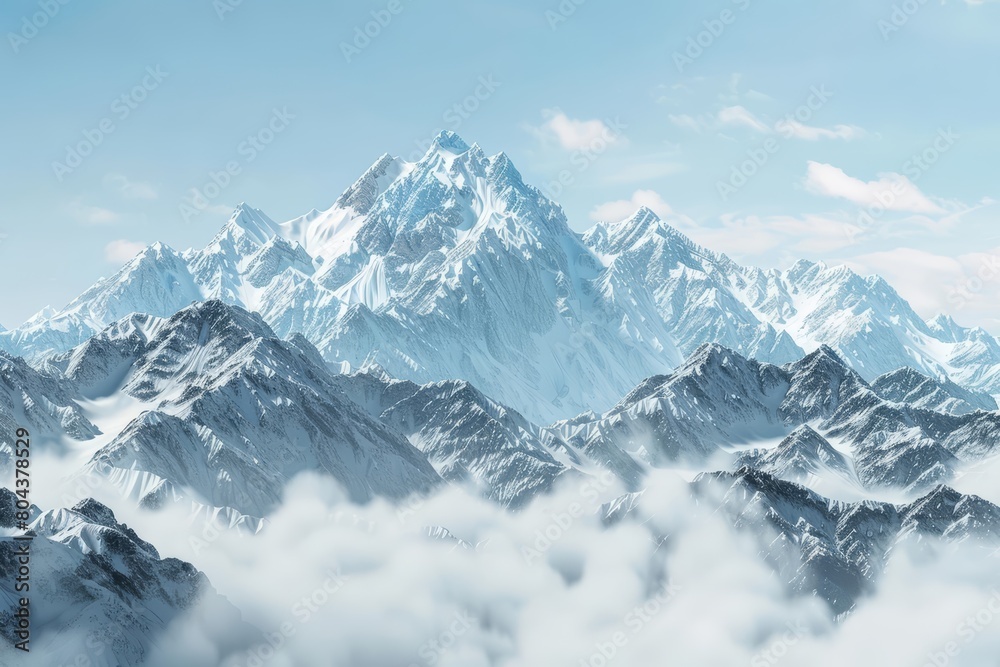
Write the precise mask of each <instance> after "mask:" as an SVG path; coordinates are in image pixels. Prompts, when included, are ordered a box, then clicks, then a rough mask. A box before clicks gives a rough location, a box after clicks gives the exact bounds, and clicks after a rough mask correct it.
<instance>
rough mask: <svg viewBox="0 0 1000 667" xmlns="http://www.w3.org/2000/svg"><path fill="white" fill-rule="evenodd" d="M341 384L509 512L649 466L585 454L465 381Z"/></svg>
mask: <svg viewBox="0 0 1000 667" xmlns="http://www.w3.org/2000/svg"><path fill="white" fill-rule="evenodd" d="M336 381H337V384H339V385H340V386H341V387H342V388H343V390H344V393H345V394H346V395H347V396H349V397H350V398H351V399H353V400H354V401H355V402H356V403H357V404H358V405H360V406H362V407H364V408H365V409H367V410H368V411H369V413H370V414H371V415H372V416H374V417H376V418H377V419H379V421H381V422H382V423H384V424H386V425H387V426H389V427H390V428H392V429H394V430H396V431H398V432H400V433H402V434H403V435H405V436H406V437H407V438H408V439H409V440H410V442H411V443H413V444H414V446H416V447H417V448H418V449H419V450H420V451H422V452H423V453H424V454H426V455H427V457H428V459H429V460H430V461H431V463H432V464H433V465H434V466H435V468H436V469H437V471H438V473H440V474H441V476H442V477H443V478H444V479H446V480H448V481H456V482H470V481H471V482H473V483H474V484H475V485H477V486H479V487H481V489H482V492H483V494H484V495H485V496H486V497H488V498H491V499H493V500H495V501H496V502H498V503H500V504H501V505H503V506H505V507H517V506H519V505H521V504H522V503H524V502H527V501H529V500H531V499H533V498H534V497H536V496H538V495H539V494H543V493H545V492H547V491H549V490H550V489H551V488H552V485H553V484H554V483H555V482H556V481H557V480H558V479H560V478H562V477H564V476H566V475H578V476H587V475H594V474H599V473H600V472H603V471H604V470H610V471H612V472H614V473H615V474H617V475H618V476H619V477H620V478H621V480H622V481H623V482H624V483H625V484H626V485H635V484H637V483H638V482H639V480H640V479H641V478H642V476H643V469H642V467H641V466H640V465H639V464H638V463H637V462H636V461H635V460H633V459H632V458H631V457H629V456H628V455H627V454H625V453H624V452H622V451H620V450H615V451H614V452H595V451H590V452H585V451H577V450H575V449H574V448H573V447H572V446H571V445H569V444H568V443H567V442H566V441H564V440H563V439H562V438H560V437H559V436H558V434H557V433H555V432H554V431H552V430H550V429H544V428H541V427H539V426H537V425H535V424H533V423H531V422H529V421H528V420H527V419H525V418H524V417H523V416H521V415H520V414H518V413H517V412H516V411H514V410H512V409H510V408H508V407H506V406H504V405H502V404H500V403H498V402H496V401H494V400H493V399H491V398H489V397H487V396H486V395H484V394H483V393H482V392H480V391H479V390H478V389H476V388H475V387H473V386H472V385H471V384H469V383H468V382H465V381H457V380H451V381H445V382H435V383H431V384H426V385H422V386H421V385H417V384H414V383H413V382H409V381H407V380H394V379H392V378H390V377H389V376H388V375H387V374H386V373H385V371H383V370H381V369H378V368H370V369H369V370H367V371H364V372H358V373H354V374H351V375H340V376H337V377H336ZM591 457H593V458H591Z"/></svg>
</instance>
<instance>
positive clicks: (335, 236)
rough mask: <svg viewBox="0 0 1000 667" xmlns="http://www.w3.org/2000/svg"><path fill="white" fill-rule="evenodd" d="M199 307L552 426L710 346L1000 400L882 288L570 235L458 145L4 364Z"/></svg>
mask: <svg viewBox="0 0 1000 667" xmlns="http://www.w3.org/2000/svg"><path fill="white" fill-rule="evenodd" d="M207 299H218V300H221V301H223V302H225V303H229V304H234V305H238V306H241V307H243V308H246V309H248V310H252V311H257V312H259V313H260V314H261V316H262V317H263V318H264V320H265V321H266V322H267V324H268V325H269V326H270V327H271V328H272V329H273V330H274V331H275V333H277V334H278V335H279V336H281V337H287V336H290V335H292V334H296V333H299V334H302V335H304V336H305V337H306V338H308V339H309V340H310V342H311V343H313V344H314V345H315V346H316V347H317V349H318V350H319V351H320V353H322V354H323V356H324V358H325V359H326V360H327V361H329V362H333V363H336V364H346V366H345V367H350V368H361V367H364V366H365V365H366V364H368V363H378V364H380V365H382V366H383V367H384V368H385V369H386V370H387V371H388V372H389V373H390V374H391V375H392V376H394V377H398V378H402V379H410V380H413V381H416V382H420V383H426V382H432V381H437V380H443V379H452V378H460V379H464V380H469V381H471V382H473V383H474V384H475V385H476V386H477V387H480V388H481V389H483V390H484V391H485V392H486V393H487V394H488V395H490V396H494V397H496V398H498V399H499V400H502V401H504V402H505V403H506V404H509V405H511V406H512V407H515V408H516V409H518V410H520V411H522V412H523V413H524V414H526V415H528V416H530V417H532V418H535V419H537V420H539V421H546V422H552V421H558V420H563V419H567V418H570V417H572V416H573V415H575V414H579V413H580V412H584V411H586V410H595V411H604V410H607V409H608V408H609V407H610V406H612V405H614V404H615V402H616V401H618V400H619V399H620V397H621V396H622V395H624V394H626V393H627V392H628V391H629V390H630V389H631V388H633V387H635V386H636V385H637V384H639V383H640V382H642V381H643V379H645V378H648V377H650V376H653V375H657V374H665V373H667V372H669V371H671V370H672V369H674V368H677V367H678V366H679V365H680V364H681V363H682V362H683V361H684V360H685V359H686V358H687V357H689V356H690V355H691V354H692V353H694V352H695V351H696V350H698V348H699V346H700V345H701V344H702V343H705V342H712V343H718V344H720V345H722V346H724V347H726V348H728V349H730V350H733V351H734V352H736V353H738V354H739V355H741V356H743V357H745V358H748V359H755V360H757V361H759V362H765V363H771V364H775V365H783V364H788V363H793V362H799V361H801V359H802V357H803V356H804V355H805V353H806V352H807V351H813V350H817V349H820V350H822V351H823V352H824V354H826V355H829V356H831V359H830V360H829V363H831V364H833V363H834V362H833V360H832V355H834V354H835V355H836V356H837V357H839V362H837V363H841V364H845V365H846V366H848V367H849V368H850V369H852V370H854V371H856V372H857V373H858V374H859V375H860V376H861V377H862V378H863V380H864V381H867V382H871V381H874V380H875V379H876V378H877V377H879V376H881V375H884V374H886V373H889V372H892V371H894V370H896V369H898V368H901V367H904V366H911V367H913V368H915V369H916V370H918V371H921V372H923V373H924V374H926V375H928V376H930V377H935V378H939V377H942V376H943V375H947V376H949V377H950V378H951V380H952V381H954V382H955V383H957V384H959V385H961V386H962V387H964V388H965V389H969V390H973V391H978V392H982V393H998V394H1000V341H997V339H996V338H994V337H992V336H990V335H989V334H988V333H987V332H985V331H982V330H980V329H964V328H961V327H959V326H958V325H957V324H955V323H954V321H953V320H950V319H948V318H939V319H937V320H933V321H931V322H925V321H923V320H922V319H921V318H919V317H918V316H917V315H916V313H915V312H914V311H913V309H912V308H911V307H910V306H909V304H907V303H906V302H905V300H903V299H902V298H901V297H900V296H899V294H898V293H897V292H895V291H894V290H893V289H892V288H891V286H889V285H888V283H886V282H885V281H884V280H881V279H879V278H877V277H868V278H864V277H861V276H859V275H858V274H856V273H854V272H853V271H851V270H850V269H848V268H846V267H829V266H827V265H825V264H823V263H821V262H809V261H800V262H797V263H796V264H795V265H794V266H792V267H791V268H790V269H788V270H787V271H777V270H761V269H757V268H753V267H744V266H740V265H738V264H736V263H735V262H733V261H732V260H731V259H729V258H728V257H726V256H725V255H722V254H718V253H715V252H712V251H711V250H709V249H706V248H702V247H700V246H699V245H697V244H696V243H694V242H693V241H692V240H691V239H689V238H688V237H687V236H685V235H684V234H683V233H681V232H680V231H679V230H678V229H676V228H674V227H673V226H671V225H670V224H669V223H668V222H666V221H664V220H661V219H660V218H659V217H658V216H657V215H656V213H655V212H654V211H652V210H651V209H649V208H645V207H643V208H640V209H639V210H638V211H637V212H636V213H635V215H633V216H631V217H630V218H629V219H627V220H624V221H619V222H610V223H607V222H605V223H599V224H597V225H595V226H594V227H593V228H591V229H590V230H588V231H587V232H585V233H583V234H577V233H575V232H574V231H572V228H571V226H570V221H569V220H567V218H566V214H565V212H564V211H563V209H562V208H561V207H560V206H559V205H558V203H556V202H553V201H550V200H549V199H548V198H547V197H546V196H545V195H544V194H543V193H541V192H540V191H539V190H538V189H536V188H534V187H532V186H531V185H530V184H528V183H525V181H524V179H523V177H522V176H521V174H520V172H518V170H517V169H516V167H515V166H514V163H513V161H512V160H511V159H510V157H509V156H508V155H507V154H505V153H497V154H495V155H493V156H491V157H487V156H486V154H485V153H484V152H483V150H482V149H481V148H480V147H479V146H478V145H477V144H472V145H470V144H468V143H466V142H465V141H464V140H463V139H462V138H461V137H459V136H458V135H457V134H455V133H453V132H447V131H446V132H442V133H440V134H439V136H437V137H436V138H435V140H434V141H433V142H432V145H431V147H430V148H429V149H428V151H427V154H426V155H424V156H423V157H422V158H421V159H419V160H417V161H416V162H407V161H405V160H403V159H400V158H397V157H392V156H390V155H388V154H385V155H382V156H381V157H380V158H378V160H376V161H375V163H374V164H373V165H372V166H371V167H370V168H369V169H367V170H366V171H365V173H364V174H362V175H361V176H360V177H359V178H358V180H357V181H356V182H355V183H353V184H352V185H350V187H348V188H347V189H346V190H344V191H343V194H342V195H341V196H340V197H339V198H338V199H337V201H336V203H335V204H334V205H333V206H332V207H330V208H328V209H326V210H323V211H317V210H311V211H310V212H309V213H307V214H305V215H303V216H300V217H298V218H295V219H293V220H290V221H288V222H285V223H282V224H277V223H275V222H274V221H273V220H271V219H270V218H268V217H267V216H266V214H264V213H263V212H262V211H260V210H258V209H255V208H253V207H251V206H248V205H246V204H241V205H240V206H239V207H238V208H237V209H236V211H234V214H233V216H232V217H231V218H230V220H229V221H228V222H227V223H226V225H225V226H224V227H223V228H222V230H221V231H220V232H219V234H217V235H216V236H215V237H214V238H213V240H212V241H211V242H210V243H209V244H208V245H207V246H206V247H205V248H202V249H199V250H188V251H185V252H183V253H177V252H175V251H174V250H172V249H170V248H169V247H167V246H164V245H154V246H151V247H150V248H149V249H147V250H146V251H144V252H143V253H141V254H140V255H139V256H137V257H136V258H135V259H133V260H132V261H131V262H129V263H128V264H127V265H126V266H125V267H123V269H122V270H121V271H119V272H118V273H117V274H115V275H114V276H112V277H110V278H106V279H103V280H101V281H99V282H98V283H96V284H95V285H94V286H93V287H92V288H91V289H89V290H87V291H86V292H84V293H83V294H82V295H81V296H80V297H78V298H77V299H75V300H74V301H73V302H72V303H71V304H69V305H68V306H66V307H65V308H62V309H56V310H55V311H54V312H51V311H50V312H42V313H40V314H39V315H38V316H36V317H35V318H33V319H32V320H31V321H29V322H27V323H25V324H24V325H22V326H20V327H17V328H15V329H13V330H10V331H0V349H4V350H6V351H8V352H11V353H13V354H19V355H24V356H26V357H28V358H30V359H33V360H37V359H40V358H42V357H45V356H49V355H51V354H52V353H53V352H56V353H59V352H64V351H66V350H68V349H70V348H72V347H75V346H77V345H79V344H81V343H82V342H84V341H85V340H86V339H87V338H88V337H89V336H91V335H93V334H95V333H97V332H98V331H100V330H101V329H103V328H104V327H105V326H107V325H109V324H111V323H112V322H115V321H118V320H120V319H122V318H124V317H126V316H128V315H129V314H131V313H135V312H139V313H147V314H150V315H153V316H156V317H162V318H169V317H171V316H172V315H173V314H174V313H176V312H177V311H178V310H180V309H181V308H184V307H185V306H187V305H188V304H190V303H191V302H192V301H201V300H207ZM821 346H826V348H822V347H821ZM514 369H518V370H516V371H515V370H514ZM962 409H964V408H962Z"/></svg>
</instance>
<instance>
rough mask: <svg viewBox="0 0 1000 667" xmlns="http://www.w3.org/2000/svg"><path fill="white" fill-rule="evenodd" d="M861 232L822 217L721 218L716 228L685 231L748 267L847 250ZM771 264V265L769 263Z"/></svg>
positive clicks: (852, 225)
mask: <svg viewBox="0 0 1000 667" xmlns="http://www.w3.org/2000/svg"><path fill="white" fill-rule="evenodd" d="M860 231H861V230H860V228H859V227H857V225H855V224H854V223H852V222H849V221H847V220H841V219H837V218H835V217H829V216H824V215H813V214H807V215H804V216H792V215H773V216H757V215H748V216H737V215H731V214H729V215H723V216H722V217H721V220H720V223H719V224H713V225H694V226H691V227H688V228H685V229H684V232H685V233H686V234H688V235H689V236H691V238H692V239H694V240H695V241H696V242H697V243H699V244H701V245H703V246H705V247H707V248H711V249H712V250H716V251H719V252H724V253H726V254H727V255H729V256H730V257H732V258H734V259H736V260H738V261H741V262H744V263H749V264H755V265H772V266H773V265H774V261H773V260H774V259H775V258H776V255H775V253H776V251H777V253H778V254H779V255H780V256H781V259H782V261H783V262H784V261H794V260H796V259H800V258H801V256H803V255H822V254H824V253H829V252H831V251H834V250H838V249H840V248H846V247H848V246H850V245H851V244H852V243H853V242H854V239H855V238H856V237H857V235H858V234H859V233H860ZM769 260H770V261H769Z"/></svg>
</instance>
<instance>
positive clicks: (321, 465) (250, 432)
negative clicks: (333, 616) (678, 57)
mask: <svg viewBox="0 0 1000 667" xmlns="http://www.w3.org/2000/svg"><path fill="white" fill-rule="evenodd" d="M48 365H49V366H50V367H51V368H54V369H58V370H60V371H61V372H62V373H63V374H64V375H65V377H66V378H67V381H68V382H69V383H77V384H79V386H80V387H81V388H82V391H85V392H89V393H90V394H91V395H94V394H98V393H99V394H100V395H107V394H109V393H119V394H123V395H125V396H128V397H130V398H131V399H133V401H134V404H133V407H132V411H133V413H134V414H133V415H132V418H131V421H129V422H128V425H127V426H126V427H125V428H124V429H123V430H122V431H121V432H120V433H118V434H117V435H115V436H114V438H113V439H112V440H111V441H110V442H109V443H108V444H107V445H106V446H104V447H102V448H101V449H100V450H99V451H97V452H96V453H95V454H94V456H93V459H92V461H91V463H90V465H89V467H88V471H90V470H92V471H95V472H97V473H99V474H101V475H104V476H107V477H109V478H110V479H111V480H112V481H113V482H115V483H116V484H117V485H119V486H120V487H121V488H122V489H123V491H125V493H126V494H127V495H129V496H130V497H132V498H133V499H134V500H136V501H139V502H141V503H143V504H145V505H157V504H159V503H161V502H163V501H164V500H167V499H171V498H176V497H185V498H188V499H190V500H191V501H194V502H195V503H198V504H202V505H205V506H207V507H210V508H223V509H226V510H233V511H235V512H236V513H237V516H239V515H243V516H250V517H263V516H265V515H266V514H267V513H268V511H269V510H270V509H271V508H272V507H273V506H274V505H275V504H276V503H277V501H278V500H279V498H280V495H281V492H282V490H283V488H284V485H285V483H286V482H287V481H288V480H289V479H290V478H291V477H292V476H294V475H295V474H296V473H298V472H302V471H306V470H313V471H319V472H324V473H326V474H329V475H331V476H332V477H334V478H335V479H337V480H338V481H339V482H340V483H341V484H342V485H343V486H344V488H345V490H346V491H347V492H348V493H349V494H350V495H351V496H352V498H354V499H356V500H366V499H369V498H371V497H373V496H385V497H390V498H402V497H406V496H408V495H410V494H413V493H423V492H426V491H428V490H429V489H430V488H432V487H433V486H434V485H435V484H437V483H439V482H440V478H439V477H438V475H437V474H436V473H435V472H434V469H433V468H432V467H431V466H430V464H429V463H428V462H427V460H426V458H425V457H424V456H423V455H422V454H421V453H420V452H419V451H417V450H416V449H414V448H413V447H412V446H411V445H410V444H409V443H408V442H407V441H406V440H405V438H403V437H402V436H401V435H399V434H397V433H396V432H395V431H392V430H390V429H388V428H386V427H385V426H384V425H382V424H381V423H379V422H377V421H376V420H374V419H372V418H371V417H369V416H368V415H367V414H366V413H365V412H364V411H362V410H361V409H360V408H358V407H357V406H356V405H355V404H353V403H352V402H351V401H350V400H348V399H347V398H346V397H344V395H343V394H342V393H341V391H340V390H339V389H338V387H337V386H336V384H335V382H334V379H333V377H332V375H331V373H330V371H329V370H328V369H327V367H326V365H325V364H324V363H323V362H322V360H321V359H320V357H319V354H318V353H317V352H316V350H315V348H313V347H312V346H311V345H310V344H309V343H308V342H307V341H305V339H303V338H302V337H301V336H299V337H295V338H293V339H291V340H289V341H281V340H279V339H277V338H276V337H275V335H274V333H273V332H272V331H271V329H270V328H269V327H268V326H267V324H265V323H264V321H263V320H262V319H261V318H260V317H259V316H258V315H255V314H251V313H248V312H246V311H245V310H243V309H241V308H239V307H236V306H227V305H225V304H223V303H222V302H221V301H208V302H205V303H201V304H195V305H192V306H188V307H187V308H184V309H182V310H181V311H179V312H178V313H177V314H176V315H174V316H173V317H171V318H169V319H161V318H154V317H149V316H130V317H129V318H127V319H125V320H122V321H121V322H118V323H116V324H115V325H113V326H111V327H109V328H108V329H107V330H105V331H103V332H102V333H100V334H99V335H97V336H95V337H93V338H92V339H91V340H89V341H87V342H85V343H84V344H82V345H80V346H78V347H77V348H74V349H73V350H71V351H70V352H67V353H64V354H62V355H58V356H56V357H53V358H51V359H50V360H49V361H48Z"/></svg>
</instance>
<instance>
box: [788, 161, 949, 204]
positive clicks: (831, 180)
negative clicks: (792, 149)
mask: <svg viewBox="0 0 1000 667" xmlns="http://www.w3.org/2000/svg"><path fill="white" fill-rule="evenodd" d="M805 185H806V189H807V190H809V191H810V192H812V193H813V194H817V195H822V196H824V197H834V198H838V199H846V200H847V201H850V202H853V203H854V204H857V205H858V206H863V207H879V208H883V209H885V210H887V211H905V212H909V213H925V214H942V213H945V210H944V209H943V208H941V207H940V206H939V205H937V204H935V203H934V202H933V201H931V200H930V199H929V198H928V197H927V196H926V195H925V194H924V193H922V192H921V191H920V189H919V188H917V186H916V185H914V184H913V182H912V181H910V179H908V178H906V177H905V176H903V175H901V174H894V173H889V174H881V175H880V176H879V180H877V181H869V182H865V181H862V180H860V179H857V178H854V177H853V176H848V175H847V174H846V173H844V171H843V170H842V169H838V168H837V167H834V166H833V165H829V164H822V163H820V162H810V163H809V171H808V174H807V175H806V180H805Z"/></svg>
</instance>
